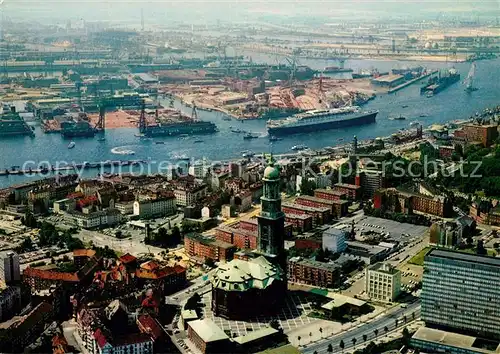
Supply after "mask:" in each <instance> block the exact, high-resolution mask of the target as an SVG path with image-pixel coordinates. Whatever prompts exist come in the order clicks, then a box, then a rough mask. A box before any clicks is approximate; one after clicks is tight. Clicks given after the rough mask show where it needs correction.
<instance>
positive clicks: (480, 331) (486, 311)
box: [421, 249, 500, 339]
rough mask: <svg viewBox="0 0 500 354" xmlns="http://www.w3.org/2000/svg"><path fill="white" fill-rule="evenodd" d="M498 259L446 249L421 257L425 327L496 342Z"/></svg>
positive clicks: (498, 335)
mask: <svg viewBox="0 0 500 354" xmlns="http://www.w3.org/2000/svg"><path fill="white" fill-rule="evenodd" d="M499 279H500V259H499V258H495V257H489V256H479V255H475V254H467V253H463V252H458V251H452V250H448V249H432V250H431V251H430V252H429V253H427V255H426V256H425V260H424V275H423V282H422V284H423V286H422V295H421V304H422V310H421V311H422V312H421V317H422V320H424V321H425V323H426V324H427V325H429V326H438V327H440V328H450V329H454V330H458V331H461V332H464V333H471V334H474V335H478V336H482V337H486V338H491V339H498V338H500V326H499V325H498V319H499V318H500V286H499Z"/></svg>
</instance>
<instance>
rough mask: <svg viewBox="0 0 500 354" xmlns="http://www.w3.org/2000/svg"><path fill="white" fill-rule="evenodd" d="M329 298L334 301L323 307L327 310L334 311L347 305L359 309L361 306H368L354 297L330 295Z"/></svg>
mask: <svg viewBox="0 0 500 354" xmlns="http://www.w3.org/2000/svg"><path fill="white" fill-rule="evenodd" d="M328 297H329V298H330V299H332V301H330V302H328V303H326V304H324V305H323V306H321V307H322V308H324V309H325V310H332V309H334V308H337V307H341V306H343V305H345V304H350V305H354V306H358V307H361V306H363V305H365V304H366V302H365V301H363V300H359V299H355V298H353V297H349V296H345V295H342V294H337V293H328Z"/></svg>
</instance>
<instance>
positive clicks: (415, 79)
mask: <svg viewBox="0 0 500 354" xmlns="http://www.w3.org/2000/svg"><path fill="white" fill-rule="evenodd" d="M438 71H439V70H433V71H431V72H430V73H428V74H425V75H421V76H419V77H416V78H414V79H411V80H409V81H406V82H405V83H403V84H401V85H399V86H396V87H393V88H391V89H390V90H389V91H387V93H394V92H396V91H399V90H401V89H403V88H405V87H406V86H410V85H411V84H414V83H415V82H418V81H420V80H423V79H425V78H427V77H429V76H432V75H434V74H435V73H437V72H438Z"/></svg>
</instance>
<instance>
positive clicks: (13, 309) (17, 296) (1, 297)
mask: <svg viewBox="0 0 500 354" xmlns="http://www.w3.org/2000/svg"><path fill="white" fill-rule="evenodd" d="M19 310H21V288H20V287H19V286H3V285H2V284H1V282H0V322H4V321H7V320H8V319H9V318H11V317H12V316H14V315H15V314H16V313H17V311H19Z"/></svg>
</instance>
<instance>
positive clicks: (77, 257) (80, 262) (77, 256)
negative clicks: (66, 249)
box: [73, 248, 96, 269]
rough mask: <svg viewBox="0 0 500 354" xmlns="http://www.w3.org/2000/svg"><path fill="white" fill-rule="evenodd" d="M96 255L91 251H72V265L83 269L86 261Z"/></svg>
mask: <svg viewBox="0 0 500 354" xmlns="http://www.w3.org/2000/svg"><path fill="white" fill-rule="evenodd" d="M95 254H96V251H95V250H93V249H86V248H83V249H78V250H73V263H74V265H75V266H76V267H77V268H78V269H80V268H81V267H83V266H84V265H85V264H86V263H87V262H88V261H90V260H91V259H92V258H93V257H94V256H95Z"/></svg>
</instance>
